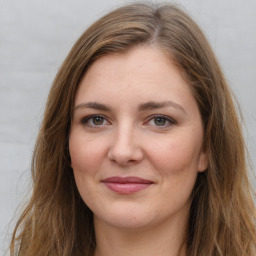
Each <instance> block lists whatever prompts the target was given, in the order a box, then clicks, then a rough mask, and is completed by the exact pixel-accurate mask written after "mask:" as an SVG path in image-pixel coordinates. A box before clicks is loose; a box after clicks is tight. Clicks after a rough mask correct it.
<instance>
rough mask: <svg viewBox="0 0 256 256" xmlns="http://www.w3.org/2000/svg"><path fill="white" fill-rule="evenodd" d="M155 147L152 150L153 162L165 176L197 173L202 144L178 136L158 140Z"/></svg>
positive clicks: (189, 138) (186, 137) (189, 137)
mask: <svg viewBox="0 0 256 256" xmlns="http://www.w3.org/2000/svg"><path fill="white" fill-rule="evenodd" d="M153 145H154V147H151V150H150V151H151V159H152V162H153V163H154V165H155V167H156V169H160V170H161V171H162V172H163V174H179V173H181V172H184V171H194V172H197V163H198V156H199V152H200V148H199V145H200V143H196V142H195V141H194V139H193V138H192V137H191V136H179V135H178V134H177V135H175V136H173V137H172V138H170V139H169V140H168V139H164V140H158V141H157V142H155V143H154V144H153ZM160 170H159V171H160Z"/></svg>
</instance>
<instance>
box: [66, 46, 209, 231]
mask: <svg viewBox="0 0 256 256" xmlns="http://www.w3.org/2000/svg"><path fill="white" fill-rule="evenodd" d="M202 143H203V125H202V120H201V117H200V113H199V110H198V106H197V103H196V101H195V99H194V97H193V95H192V92H191V89H190V88H189V84H187V82H185V81H184V80H183V78H182V75H181V72H180V71H179V69H178V68H177V67H176V66H175V65H174V64H173V63H172V61H171V60H170V58H169V57H167V56H166V55H165V54H164V53H162V52H161V51H160V50H159V49H157V48H150V47H137V48H135V49H132V50H130V51H128V52H127V53H121V54H110V55H107V56H104V57H101V58H99V59H98V60H97V61H96V62H94V63H93V64H92V66H91V67H90V68H89V70H88V71H87V72H86V74H85V75H84V77H83V79H82V80H81V82H80V84H79V87H78V91H77V94H76V98H75V108H74V113H73V120H72V125H71V131H70V138H69V151H70V156H71V165H72V168H73V171H74V177H75V181H76V185H77V188H78V190H79V193H80V195H81V197H82V199H83V200H84V202H85V204H86V205H87V206H88V207H89V208H90V209H91V210H92V212H93V213H94V219H95V222H96V223H104V224H106V225H111V226H112V227H113V226H114V227H119V228H136V227H137V228H142V227H149V226H153V225H158V224H159V223H165V222H168V221H173V220H179V221H185V220H184V218H187V214H188V211H189V207H190V202H191V198H190V196H191V192H192V189H193V187H194V184H195V180H196V178H197V174H198V172H202V171H204V170H205V169H206V167H207V157H206V154H205V153H204V152H203V150H202Z"/></svg>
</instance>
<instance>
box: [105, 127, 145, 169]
mask: <svg viewBox="0 0 256 256" xmlns="http://www.w3.org/2000/svg"><path fill="white" fill-rule="evenodd" d="M108 158H109V159H110V160H111V161H113V162H115V163H117V164H119V165H121V166H126V165H131V164H135V163H138V162H140V161H141V160H142V159H143V150H142V145H141V143H139V140H138V136H136V131H135V128H132V127H130V128H128V127H124V128H119V129H117V131H116V132H115V134H114V138H113V140H112V143H111V146H110V148H109V151H108Z"/></svg>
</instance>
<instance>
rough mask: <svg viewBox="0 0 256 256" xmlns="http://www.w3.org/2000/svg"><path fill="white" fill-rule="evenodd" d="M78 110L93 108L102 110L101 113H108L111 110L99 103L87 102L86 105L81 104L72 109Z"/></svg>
mask: <svg viewBox="0 0 256 256" xmlns="http://www.w3.org/2000/svg"><path fill="white" fill-rule="evenodd" d="M79 108H93V109H97V110H103V111H110V110H111V109H110V108H109V107H107V106H106V105H103V104H101V103H97V102H87V103H81V104H78V105H77V106H75V107H74V110H76V109H79Z"/></svg>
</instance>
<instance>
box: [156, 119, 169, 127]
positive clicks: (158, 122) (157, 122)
mask: <svg viewBox="0 0 256 256" xmlns="http://www.w3.org/2000/svg"><path fill="white" fill-rule="evenodd" d="M166 122H167V120H166V119H165V118H163V117H156V118H154V123H155V125H157V126H164V125H165V124H166Z"/></svg>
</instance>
